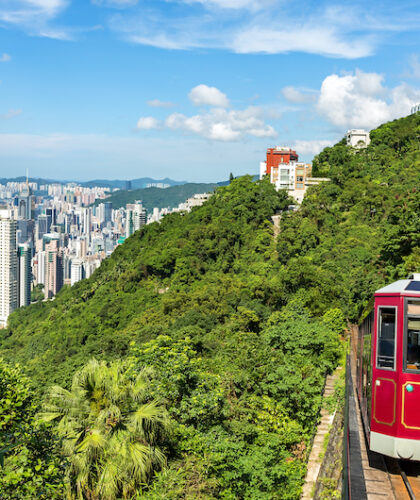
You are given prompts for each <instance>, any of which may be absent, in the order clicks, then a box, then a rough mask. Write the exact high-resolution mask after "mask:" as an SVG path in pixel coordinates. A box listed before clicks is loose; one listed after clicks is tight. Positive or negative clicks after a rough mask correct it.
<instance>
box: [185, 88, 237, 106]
mask: <svg viewBox="0 0 420 500" xmlns="http://www.w3.org/2000/svg"><path fill="white" fill-rule="evenodd" d="M188 97H189V98H190V100H191V102H192V103H193V104H194V105H195V106H217V107H219V108H227V107H228V106H229V99H228V98H227V97H226V94H224V93H223V92H221V91H220V90H219V89H218V88H216V87H209V86H207V85H204V84H201V85H197V86H196V87H194V88H193V89H191V92H190V93H189V94H188Z"/></svg>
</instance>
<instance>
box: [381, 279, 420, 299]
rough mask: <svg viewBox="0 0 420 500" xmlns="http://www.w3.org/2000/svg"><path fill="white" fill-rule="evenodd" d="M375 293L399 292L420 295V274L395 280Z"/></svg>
mask: <svg viewBox="0 0 420 500" xmlns="http://www.w3.org/2000/svg"><path fill="white" fill-rule="evenodd" d="M375 293H387V294H388V293H399V294H404V295H407V294H409V295H411V294H413V295H420V274H413V275H411V276H410V277H409V279H406V280H399V281H394V283H391V284H390V285H387V286H384V287H383V288H380V289H379V290H376V292H375Z"/></svg>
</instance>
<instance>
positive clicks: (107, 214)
mask: <svg viewBox="0 0 420 500" xmlns="http://www.w3.org/2000/svg"><path fill="white" fill-rule="evenodd" d="M108 222H112V202H111V201H106V202H105V203H104V224H105V226H106V225H107V223H108Z"/></svg>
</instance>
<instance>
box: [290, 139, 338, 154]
mask: <svg viewBox="0 0 420 500" xmlns="http://www.w3.org/2000/svg"><path fill="white" fill-rule="evenodd" d="M336 142H337V141H336V140H335V139H331V140H313V141H301V140H297V141H295V142H294V145H293V149H295V150H296V151H297V152H298V154H299V155H316V154H318V153H319V152H320V151H322V150H323V149H324V148H326V147H327V146H332V145H333V144H335V143H336Z"/></svg>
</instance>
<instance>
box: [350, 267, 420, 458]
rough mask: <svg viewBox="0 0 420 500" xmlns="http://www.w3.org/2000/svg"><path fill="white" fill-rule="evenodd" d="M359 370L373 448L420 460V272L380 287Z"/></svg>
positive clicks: (364, 328) (363, 328)
mask: <svg viewBox="0 0 420 500" xmlns="http://www.w3.org/2000/svg"><path fill="white" fill-rule="evenodd" d="M356 369H357V382H356V383H357V392H358V397H359V402H360V408H361V413H362V419H363V423H364V426H365V430H366V434H367V437H368V440H369V446H370V449H371V450H373V451H376V452H378V453H381V454H383V455H387V456H390V457H394V458H401V459H406V460H417V461H420V274H414V275H411V276H410V277H409V279H406V280H400V281H396V282H395V283H392V284H391V285H388V286H386V287H384V288H381V289H380V290H378V291H376V292H375V295H374V306H373V310H372V311H371V312H370V313H369V314H368V315H367V316H366V318H365V319H364V321H363V323H362V324H361V325H360V327H359V331H358V342H357V366H356Z"/></svg>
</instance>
